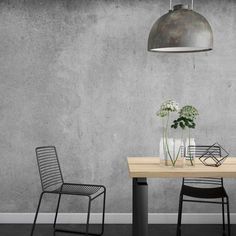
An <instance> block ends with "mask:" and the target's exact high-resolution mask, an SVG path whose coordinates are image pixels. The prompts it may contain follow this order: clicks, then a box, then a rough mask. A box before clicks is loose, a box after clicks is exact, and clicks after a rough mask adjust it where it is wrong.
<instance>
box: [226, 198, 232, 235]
mask: <svg viewBox="0 0 236 236" xmlns="http://www.w3.org/2000/svg"><path fill="white" fill-rule="evenodd" d="M226 199H227V221H228V236H230V231H231V229H230V211H229V198H228V197H226Z"/></svg>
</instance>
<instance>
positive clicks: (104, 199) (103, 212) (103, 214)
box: [100, 189, 106, 235]
mask: <svg viewBox="0 0 236 236" xmlns="http://www.w3.org/2000/svg"><path fill="white" fill-rule="evenodd" d="M105 206H106V189H105V190H104V193H103V210H102V230H101V233H100V235H103V233H104V223H105Z"/></svg>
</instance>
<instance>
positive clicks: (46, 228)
mask: <svg viewBox="0 0 236 236" xmlns="http://www.w3.org/2000/svg"><path fill="white" fill-rule="evenodd" d="M60 227H62V226H60ZM64 227H72V228H73V229H75V228H77V226H75V225H72V226H68V225H66V226H64ZM94 227H96V226H93V229H95V228H94ZM231 227H232V234H231V236H235V235H236V225H232V226H231ZM30 229H31V226H30V225H14V224H11V225H0V236H13V235H14V236H29V235H30ZM175 230H176V226H175V225H149V236H175ZM50 235H52V236H53V231H52V226H51V225H38V226H37V228H36V231H35V234H34V236H50ZM57 235H58V236H66V235H75V234H64V233H57V234H56V236H57ZM118 235H119V236H131V235H132V234H131V226H130V225H106V227H105V233H104V236H118ZM182 236H222V227H221V226H220V225H183V231H182Z"/></svg>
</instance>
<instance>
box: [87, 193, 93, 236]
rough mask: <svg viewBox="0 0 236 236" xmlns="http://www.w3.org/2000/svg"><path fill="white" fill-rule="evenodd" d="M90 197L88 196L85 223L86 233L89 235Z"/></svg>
mask: <svg viewBox="0 0 236 236" xmlns="http://www.w3.org/2000/svg"><path fill="white" fill-rule="evenodd" d="M91 201H92V200H91V198H90V197H89V203H88V214H87V223H86V235H87V236H88V235H89V219H90V211H91Z"/></svg>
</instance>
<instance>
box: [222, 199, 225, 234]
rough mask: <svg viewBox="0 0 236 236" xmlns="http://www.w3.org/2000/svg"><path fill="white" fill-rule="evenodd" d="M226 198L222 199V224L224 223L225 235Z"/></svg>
mask: <svg viewBox="0 0 236 236" xmlns="http://www.w3.org/2000/svg"><path fill="white" fill-rule="evenodd" d="M224 201H225V200H224V198H223V197H222V222H223V231H224V234H225V202H224Z"/></svg>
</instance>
